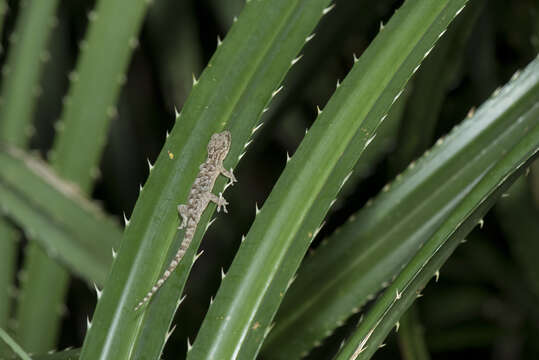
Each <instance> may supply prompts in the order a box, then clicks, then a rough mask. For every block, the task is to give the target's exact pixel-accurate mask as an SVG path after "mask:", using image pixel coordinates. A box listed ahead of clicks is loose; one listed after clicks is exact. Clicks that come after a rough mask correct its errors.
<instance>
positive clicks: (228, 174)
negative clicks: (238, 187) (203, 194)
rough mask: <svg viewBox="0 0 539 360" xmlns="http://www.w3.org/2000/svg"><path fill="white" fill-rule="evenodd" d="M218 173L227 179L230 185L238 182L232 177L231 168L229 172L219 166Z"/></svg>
mask: <svg viewBox="0 0 539 360" xmlns="http://www.w3.org/2000/svg"><path fill="white" fill-rule="evenodd" d="M219 173H220V174H221V175H223V176H224V177H226V178H229V179H230V184H234V183H235V182H238V180H236V177H235V176H234V173H233V172H232V168H230V170H227V169H225V168H224V167H223V166H222V165H221V168H220V169H219Z"/></svg>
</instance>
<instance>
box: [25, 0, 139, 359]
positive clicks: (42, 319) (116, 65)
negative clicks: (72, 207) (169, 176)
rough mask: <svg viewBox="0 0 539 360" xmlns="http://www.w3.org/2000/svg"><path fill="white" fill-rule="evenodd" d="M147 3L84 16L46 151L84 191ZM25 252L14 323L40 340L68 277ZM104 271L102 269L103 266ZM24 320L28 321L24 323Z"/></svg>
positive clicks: (52, 323) (103, 4) (55, 318)
mask: <svg viewBox="0 0 539 360" xmlns="http://www.w3.org/2000/svg"><path fill="white" fill-rule="evenodd" d="M148 4H149V1H147V0H135V1H125V0H124V1H107V0H100V1H98V2H97V5H96V8H95V9H94V10H92V11H90V13H89V14H88V19H89V26H88V30H87V35H86V37H85V38H84V39H83V40H82V41H81V43H80V49H81V51H80V54H79V58H78V63H77V66H76V68H75V70H74V71H73V72H72V73H71V74H70V75H69V79H70V81H71V86H70V88H69V91H68V94H67V96H66V98H65V99H64V108H63V111H62V115H61V117H60V120H58V122H57V123H56V125H55V128H56V131H57V136H56V137H55V142H54V145H53V149H52V150H51V152H50V154H49V160H50V161H51V163H52V166H53V168H54V169H55V170H56V171H57V173H58V174H59V175H60V176H61V177H63V178H65V179H67V180H69V181H73V182H74V183H76V184H77V185H78V186H79V187H80V188H81V189H82V191H83V192H84V193H87V192H89V190H90V188H91V184H92V182H93V180H94V178H95V177H96V176H97V175H98V170H97V167H98V162H99V158H100V156H101V153H102V151H103V147H104V145H105V139H106V136H107V134H108V127H109V125H110V120H111V118H113V117H114V116H116V107H115V104H116V101H117V97H118V93H119V90H120V88H121V86H122V84H123V83H124V82H125V81H126V75H125V73H126V69H127V65H128V61H129V59H130V56H131V53H132V51H133V49H134V48H136V46H137V44H138V40H137V34H138V31H139V28H140V25H141V23H142V20H143V18H144V15H145V13H146V9H147V6H148ZM111 29H114V31H111ZM30 246H35V245H32V244H31V245H30ZM27 252H28V254H29V255H31V257H30V256H28V257H26V258H25V265H24V267H25V268H28V269H30V268H31V270H32V271H27V278H28V281H27V283H26V284H25V286H24V287H23V288H22V293H24V294H26V295H25V296H24V298H25V299H27V300H26V301H22V302H21V304H20V306H19V309H18V314H19V317H20V318H19V319H18V322H19V324H20V326H21V328H23V329H25V330H24V334H22V333H21V334H19V336H20V335H24V336H28V337H29V338H32V339H37V340H39V339H43V338H40V336H39V335H40V334H41V333H42V332H43V331H44V329H43V328H40V327H39V326H35V324H36V323H37V324H47V328H48V330H50V331H49V333H51V332H53V331H54V329H57V328H58V326H59V319H60V317H59V315H58V314H59V311H58V310H59V309H61V308H62V307H63V303H64V300H63V299H64V296H65V293H66V292H67V286H68V280H69V277H68V274H67V272H66V271H63V270H62V269H61V268H60V267H58V264H56V263H54V262H53V261H52V260H49V259H48V257H47V254H46V253H44V252H42V251H41V250H40V249H39V248H35V249H33V248H30V249H29V250H28V251H27ZM103 270H104V271H105V272H106V271H107V270H108V267H107V268H103ZM44 274H48V276H47V278H43V275H44ZM43 281H46V282H45V283H43ZM47 283H48V284H50V286H49V290H48V291H46V292H41V293H40V298H41V305H42V306H41V307H37V308H36V307H35V304H34V300H33V299H34V297H33V296H34V295H35V294H36V293H38V292H39V291H40V288H41V287H43V286H46V284H47ZM40 309H41V311H39V312H38V310H40ZM51 309H54V310H55V311H51ZM31 312H35V314H34V315H35V316H34V318H32V319H29V318H27V317H25V316H24V314H28V313H31ZM25 319H28V320H31V322H29V323H26V324H23V323H22V320H25ZM32 331H33V333H31V332H32ZM25 344H26V343H25ZM53 345H54V344H53V343H52V344H51V343H44V342H40V343H39V344H36V346H35V347H34V346H28V348H29V349H32V350H35V351H40V350H43V351H46V350H49V349H50V348H51V347H53Z"/></svg>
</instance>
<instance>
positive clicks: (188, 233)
mask: <svg viewBox="0 0 539 360" xmlns="http://www.w3.org/2000/svg"><path fill="white" fill-rule="evenodd" d="M230 142H231V136H230V131H228V130H225V131H223V132H221V133H218V134H213V135H212V137H211V139H210V142H209V143H208V158H207V159H206V161H205V162H203V163H202V164H201V165H200V171H199V173H198V175H197V177H196V179H195V182H194V183H193V186H191V190H190V191H189V196H188V198H187V204H186V205H178V213H179V214H180V216H181V218H182V223H181V225H180V227H178V229H183V228H185V235H184V238H183V241H182V243H181V245H180V249H179V250H178V252H177V253H176V256H174V259H173V260H172V261H171V262H170V265H169V266H168V268H167V270H165V272H164V273H163V276H161V278H160V279H159V280H157V283H156V284H155V285H154V286H153V287H152V289H151V290H150V291H149V292H148V294H146V296H145V297H144V299H142V301H140V302H139V303H138V305H137V306H136V307H135V311H136V310H138V309H139V308H140V307H141V306H142V305H144V304H145V303H147V302H148V301H150V299H151V298H152V296H153V295H154V294H155V293H156V292H157V291H158V290H159V288H160V287H161V286H162V285H163V283H164V282H165V281H166V280H167V279H168V278H169V276H170V275H171V274H172V272H173V271H174V269H176V267H177V266H178V264H179V262H180V260H181V259H182V257H183V256H184V255H185V252H186V251H187V249H188V248H189V245H190V244H191V241H192V240H193V237H194V235H195V231H196V228H197V225H198V222H199V221H200V217H201V216H202V213H203V212H204V210H205V209H206V207H207V206H208V204H209V203H210V201H212V202H214V203H216V204H217V212H219V211H220V210H221V207H223V211H224V212H225V213H226V212H227V211H226V205H228V202H227V201H226V200H225V199H224V198H223V195H222V194H221V193H219V196H217V195H215V194H214V193H212V192H211V190H212V188H213V185H214V184H215V180H217V178H218V177H219V175H220V174H221V175H223V176H225V177H227V178H229V179H230V184H233V183H234V182H236V181H237V180H236V177H234V174H233V173H232V169H230V171H229V170H226V169H225V168H224V167H223V160H224V159H225V158H226V156H227V154H228V151H229V150H230Z"/></svg>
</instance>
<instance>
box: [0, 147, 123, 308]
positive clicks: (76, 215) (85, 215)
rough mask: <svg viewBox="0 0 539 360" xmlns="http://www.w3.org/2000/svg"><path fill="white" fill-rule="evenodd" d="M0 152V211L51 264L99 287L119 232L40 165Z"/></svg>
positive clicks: (70, 186)
mask: <svg viewBox="0 0 539 360" xmlns="http://www.w3.org/2000/svg"><path fill="white" fill-rule="evenodd" d="M0 150H1V151H0V167H2V169H3V171H2V172H1V173H0V194H2V195H1V196H0V198H1V199H2V211H3V212H4V213H5V214H7V215H8V216H9V217H11V218H12V219H13V220H14V221H15V222H16V223H17V224H19V225H20V226H21V227H22V229H23V230H24V231H25V233H26V234H27V235H28V238H29V239H30V240H35V241H36V242H38V243H39V244H40V245H41V246H42V247H43V248H44V249H45V252H46V253H47V254H48V255H49V256H50V257H51V258H52V259H57V261H59V262H61V263H63V264H65V265H67V266H68V268H69V269H71V271H72V272H73V273H75V274H78V275H79V276H81V277H83V278H84V279H85V280H86V281H87V282H88V283H89V284H91V283H92V282H95V283H97V284H100V285H102V284H103V283H104V282H105V278H106V276H107V274H108V272H109V269H110V266H111V264H112V256H111V250H110V249H111V247H117V246H118V244H119V240H120V237H121V234H122V229H121V228H120V227H119V226H118V224H117V223H116V222H115V221H113V220H112V219H110V218H108V217H107V216H106V215H105V214H104V213H103V212H102V211H101V210H100V209H99V208H98V207H97V206H96V205H95V204H93V203H90V202H89V201H88V200H87V199H86V198H84V197H83V196H82V195H81V192H80V191H79V189H78V188H77V187H76V186H75V185H73V184H71V183H68V182H66V181H64V180H62V179H60V178H59V177H58V176H57V175H56V174H55V173H54V172H53V171H52V170H51V169H50V168H49V167H47V165H45V164H44V163H42V162H40V161H39V160H37V159H35V158H32V157H30V156H28V155H25V154H23V153H22V152H20V151H16V150H15V149H13V148H12V149H11V150H8V148H0ZM46 284H47V282H45V286H46ZM42 286H43V285H42ZM45 289H46V287H45ZM45 292H46V291H45ZM34 306H35V305H34Z"/></svg>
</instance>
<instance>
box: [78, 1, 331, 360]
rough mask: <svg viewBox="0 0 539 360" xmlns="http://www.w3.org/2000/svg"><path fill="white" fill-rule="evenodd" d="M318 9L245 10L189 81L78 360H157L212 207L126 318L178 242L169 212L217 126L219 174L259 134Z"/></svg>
mask: <svg viewBox="0 0 539 360" xmlns="http://www.w3.org/2000/svg"><path fill="white" fill-rule="evenodd" d="M327 3H328V0H316V1H315V2H312V1H309V2H307V1H304V0H302V1H298V0H296V1H289V0H286V1H285V0H279V1H269V0H266V1H251V2H249V3H247V4H246V5H245V8H244V10H243V12H242V14H241V15H240V16H239V18H238V20H237V21H236V22H235V23H234V25H233V27H232V28H231V29H230V31H229V33H228V34H227V36H226V38H225V39H224V41H223V42H222V44H221V45H220V46H219V47H218V48H217V51H216V52H215V54H214V56H213V57H212V59H211V60H210V62H209V64H208V65H207V67H206V69H205V70H204V72H203V74H202V76H201V77H200V79H199V80H197V81H196V82H195V85H194V86H193V89H192V91H191V95H190V96H189V98H188V100H187V102H186V103H185V105H184V107H183V109H182V112H181V114H179V116H178V117H177V119H176V120H177V123H176V125H175V126H174V129H173V130H172V132H171V133H170V136H169V137H168V138H167V141H166V143H165V146H164V147H163V149H162V151H161V154H160V156H159V158H158V159H157V162H156V163H155V165H154V166H153V168H152V170H151V172H150V176H149V178H148V180H147V182H146V184H145V186H144V188H143V190H142V192H141V193H140V197H139V199H138V201H137V204H136V206H135V210H134V211H133V216H132V217H131V221H130V224H129V226H128V227H127V228H126V232H125V234H124V238H123V241H122V246H121V248H120V251H119V253H118V257H117V259H116V261H115V262H114V264H113V268H112V271H111V274H110V276H109V279H108V281H107V284H106V286H105V288H104V291H103V296H102V297H101V299H100V301H99V302H98V304H97V309H96V311H95V313H94V318H93V320H92V326H91V328H90V331H89V332H88V334H87V336H86V339H85V342H84V345H83V350H82V355H81V358H83V359H95V358H103V359H105V358H110V359H118V358H126V357H128V356H129V354H137V355H136V356H140V357H143V356H146V355H143V354H147V357H148V358H156V357H158V356H159V354H160V352H161V349H162V347H163V344H164V342H165V336H166V333H167V331H168V328H169V325H170V322H171V321H172V316H173V314H174V311H175V310H176V307H177V306H178V299H179V297H180V295H181V289H182V288H183V285H184V282H185V278H186V276H187V272H188V270H189V269H190V268H191V265H192V261H193V258H194V253H195V251H196V250H197V248H198V245H199V243H200V239H201V237H202V235H203V232H204V231H205V228H206V225H207V223H208V221H209V219H210V217H211V214H212V212H213V211H214V209H215V206H214V205H210V206H209V207H208V211H205V212H204V214H203V216H202V218H201V220H200V222H199V224H198V231H197V233H196V235H195V238H194V240H193V242H192V243H191V246H190V249H189V252H188V253H187V254H186V255H185V257H184V261H182V263H180V265H179V267H178V269H177V270H176V271H175V272H174V274H173V275H172V276H171V278H170V279H169V281H167V282H166V283H165V284H164V286H163V287H162V288H161V289H160V290H159V292H158V293H157V295H156V296H155V298H153V299H152V301H151V302H150V303H149V304H148V305H147V306H146V307H144V308H142V309H141V311H139V312H135V311H134V308H135V306H136V304H137V303H138V302H139V301H140V300H141V299H142V298H143V297H144V295H145V294H146V293H147V292H148V290H150V289H151V287H152V286H153V285H154V284H155V282H156V281H157V279H158V278H159V277H160V276H161V273H162V271H163V268H164V267H166V266H168V260H169V259H170V257H171V256H172V254H174V253H175V252H176V251H177V249H178V247H179V245H180V242H181V241H182V239H183V231H179V232H178V231H177V229H176V228H177V226H178V214H177V210H176V207H177V205H178V204H181V203H184V202H185V200H186V199H187V195H188V192H189V189H190V187H191V185H192V184H193V181H194V179H195V177H196V175H197V173H198V169H199V166H200V164H201V163H202V162H203V161H204V160H205V158H206V147H207V144H208V141H209V139H210V137H211V135H212V134H214V133H217V132H220V131H222V130H223V129H224V128H227V129H229V130H230V131H231V133H232V146H231V149H230V153H229V154H228V157H227V159H226V160H225V163H224V166H225V167H226V168H230V167H232V166H234V165H235V164H236V163H237V162H238V160H239V158H241V156H243V153H244V151H245V148H246V147H247V145H248V141H249V139H250V138H251V137H252V135H253V134H254V133H255V132H256V131H257V130H258V129H259V126H260V124H259V125H257V123H258V120H259V118H260V116H261V115H262V113H263V112H264V109H265V107H266V106H267V104H268V102H269V101H270V100H271V98H273V97H275V96H277V94H278V92H279V84H280V82H281V81H282V79H283V77H284V76H285V74H286V72H287V71H288V69H289V68H290V67H291V66H292V65H293V63H294V62H293V61H292V60H293V59H294V57H296V56H297V53H298V52H299V50H300V49H301V47H302V46H303V45H304V43H305V41H306V38H308V36H309V34H310V33H311V31H312V29H313V28H314V27H315V25H316V22H317V21H318V19H319V18H320V17H321V16H323V11H322V10H323V9H324V6H326V5H327ZM261 18H264V21H260V19H261ZM240 182H241V179H240ZM224 183H225V181H224V179H218V181H217V183H216V184H215V188H214V192H215V193H217V192H219V191H222V189H223V188H224Z"/></svg>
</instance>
